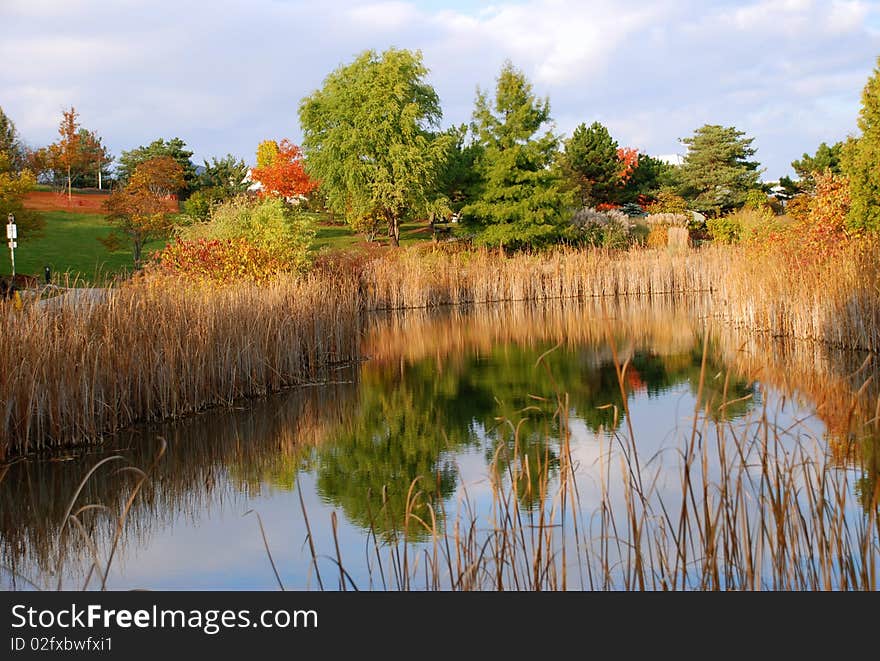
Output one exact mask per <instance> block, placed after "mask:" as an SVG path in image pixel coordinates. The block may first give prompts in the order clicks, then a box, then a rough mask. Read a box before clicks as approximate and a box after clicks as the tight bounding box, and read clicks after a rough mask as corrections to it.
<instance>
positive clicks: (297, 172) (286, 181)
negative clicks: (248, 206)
mask: <svg viewBox="0 0 880 661" xmlns="http://www.w3.org/2000/svg"><path fill="white" fill-rule="evenodd" d="M251 179H253V180H254V181H256V182H259V183H260V185H261V189H260V194H261V195H268V196H272V197H280V198H284V199H295V198H298V197H300V196H305V195H308V194H309V193H311V192H312V191H313V190H315V188H316V187H317V185H318V182H316V181H315V180H313V179H312V178H311V177H309V175H308V174H306V170H305V166H304V164H303V155H302V151H300V148H299V147H298V146H297V145H295V144H293V143H292V142H290V140H288V139H286V138H285V139H284V140H282V141H281V142H280V143H278V142H275V141H274V140H265V141H263V142H262V143H260V146H259V147H258V148H257V167H255V168H254V169H253V170H251Z"/></svg>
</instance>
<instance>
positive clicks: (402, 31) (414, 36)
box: [0, 0, 880, 180]
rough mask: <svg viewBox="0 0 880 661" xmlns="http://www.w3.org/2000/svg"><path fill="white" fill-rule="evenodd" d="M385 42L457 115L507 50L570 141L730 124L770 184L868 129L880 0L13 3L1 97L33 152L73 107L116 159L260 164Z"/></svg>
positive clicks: (667, 137) (667, 150) (650, 143)
mask: <svg viewBox="0 0 880 661" xmlns="http://www.w3.org/2000/svg"><path fill="white" fill-rule="evenodd" d="M389 46H396V47H403V48H420V49H421V50H422V52H423V54H424V59H425V63H426V65H427V66H428V67H429V68H430V69H431V78H430V79H431V82H432V83H433V84H434V86H435V88H436V89H437V91H438V93H439V94H440V98H441V100H442V103H443V110H444V124H445V125H449V124H452V123H460V122H464V121H467V120H468V119H469V117H470V113H471V110H472V108H473V100H474V94H475V91H476V88H477V86H478V85H479V86H481V87H483V88H491V87H492V85H493V84H494V78H495V76H496V75H497V72H498V70H499V68H500V66H501V64H502V62H503V61H504V60H505V59H506V58H510V59H511V60H512V61H513V63H514V64H515V65H516V66H518V67H519V68H521V69H522V70H523V71H524V72H525V73H526V74H527V75H528V77H529V78H530V80H531V81H532V82H533V84H534V87H535V89H536V91H537V92H538V93H539V94H542V95H548V96H549V97H550V101H551V108H552V111H553V117H554V120H555V125H556V130H557V131H558V132H560V133H566V134H567V133H570V132H571V130H572V129H573V128H574V127H575V126H577V125H578V124H579V123H581V122H586V123H590V122H592V121H595V120H598V121H601V122H603V123H604V124H606V125H607V126H608V127H609V129H610V130H611V132H612V135H614V137H615V138H616V139H617V140H618V142H619V143H620V144H621V145H627V146H632V147H637V148H639V149H641V150H643V151H647V152H648V153H651V154H655V155H660V154H672V153H681V152H682V151H683V150H682V146H681V144H680V143H679V142H678V139H679V138H682V137H685V136H687V135H690V134H691V133H692V132H693V130H694V129H695V128H697V127H698V126H701V125H702V124H705V123H717V124H724V125H734V126H736V127H737V128H740V129H741V130H744V131H746V132H747V133H748V134H749V135H750V136H753V137H754V138H755V146H756V147H757V148H758V155H757V156H758V159H759V160H760V161H761V162H762V164H763V165H764V166H765V167H766V172H765V174H764V178H765V179H768V180H769V179H775V178H777V177H778V176H780V175H782V174H786V173H789V172H790V167H789V164H790V162H791V161H792V160H793V159H794V158H798V157H800V155H801V154H802V153H803V152H804V151H813V150H815V148H816V146H818V144H819V143H820V142H821V141H826V142H833V141H836V140H839V139H841V138H844V137H845V136H846V135H847V134H849V133H852V132H854V131H855V129H856V124H855V120H856V116H857V113H858V108H859V97H860V94H861V90H862V87H863V86H864V84H865V81H866V80H867V78H868V76H869V75H870V74H871V71H872V69H873V67H874V66H875V64H876V58H877V56H878V55H880V2H878V1H866V0H824V1H820V0H751V1H749V2H721V1H719V0H714V1H713V0H710V1H708V2H706V1H698V0H651V1H635V0H629V1H628V0H616V1H612V0H593V1H591V2H584V1H582V0H520V1H518V2H495V3H488V2H475V1H471V0H414V1H411V2H407V1H403V0H394V1H365V0H334V2H328V3H315V2H300V1H298V0H287V1H279V0H250V1H249V2H242V1H238V2H233V1H231V0H210V1H209V0H188V1H184V2H181V1H180V0H178V1H176V2H170V1H168V0H116V1H114V2H111V3H108V2H106V1H105V0H67V1H66V2H58V1H57V0H0V57H2V60H3V61H4V62H7V63H11V65H8V66H6V67H3V69H2V71H0V107H2V108H3V109H4V111H5V112H6V113H7V114H8V115H9V116H10V117H12V119H13V121H15V123H16V125H17V126H18V128H19V132H20V133H21V135H22V137H23V138H24V140H25V141H26V142H28V143H30V144H32V145H35V146H38V145H42V144H46V143H48V142H51V141H52V140H54V138H55V132H56V129H57V125H58V121H59V119H60V116H61V110H62V109H63V108H65V107H68V106H70V105H74V106H75V107H76V108H77V110H78V111H79V112H80V120H81V122H82V124H83V126H85V127H87V128H90V129H93V130H96V131H97V132H98V133H99V134H100V135H102V136H103V137H104V140H105V143H106V144H107V145H108V146H109V147H110V149H111V151H112V152H113V153H114V154H116V155H118V154H119V153H120V151H122V150H126V149H131V148H134V147H136V146H138V145H140V144H145V143H147V142H149V141H151V140H153V139H155V138H158V137H164V138H170V137H174V136H179V137H181V138H183V139H184V140H185V141H186V142H187V144H188V145H189V146H190V147H191V148H192V149H193V151H194V152H195V159H196V160H197V161H199V162H200V160H201V159H203V158H208V157H211V156H221V155H223V154H225V153H227V152H231V153H233V154H235V155H237V156H240V157H242V158H244V159H245V160H248V161H253V160H254V151H255V149H256V146H257V144H258V143H259V142H260V140H263V139H265V138H270V137H271V138H278V139H280V138H282V137H289V138H291V139H292V140H294V141H298V140H299V138H300V135H301V134H300V130H299V126H298V122H297V105H298V103H299V100H300V99H301V98H302V97H303V96H305V95H307V94H309V93H310V92H311V91H313V90H314V89H315V88H317V87H318V86H319V85H320V83H321V81H322V79H323V77H324V76H325V75H326V74H327V73H328V72H329V71H331V70H332V69H334V68H335V67H337V66H339V65H340V64H343V63H346V62H348V61H350V60H351V59H353V57H354V56H355V55H356V54H357V53H358V52H360V51H362V50H364V49H366V48H374V49H378V50H381V49H384V48H387V47H389Z"/></svg>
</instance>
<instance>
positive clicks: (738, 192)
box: [678, 124, 761, 215]
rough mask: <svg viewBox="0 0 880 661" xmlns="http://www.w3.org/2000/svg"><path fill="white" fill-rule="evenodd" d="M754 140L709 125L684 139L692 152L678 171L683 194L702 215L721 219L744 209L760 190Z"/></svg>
mask: <svg viewBox="0 0 880 661" xmlns="http://www.w3.org/2000/svg"><path fill="white" fill-rule="evenodd" d="M753 141H754V138H747V137H745V133H744V132H743V131H738V130H737V129H736V128H735V127H733V126H727V127H725V126H719V125H717V124H706V125H704V126H701V127H700V128H698V129H697V130H696V131H694V135H693V136H691V137H689V138H684V139H682V142H683V143H684V144H685V145H687V148H688V151H687V154H686V155H685V158H684V163H683V164H682V166H681V168H680V169H679V171H678V178H679V181H680V194H681V195H682V197H684V198H685V199H687V200H688V201H689V202H690V204H691V206H692V207H693V208H695V209H697V210H698V211H702V212H705V213H712V214H715V215H719V214H721V213H723V212H726V211H730V210H731V209H737V208H739V207H741V206H742V205H743V204H744V202H745V199H746V195H748V192H749V191H750V190H753V189H755V188H758V187H759V184H758V177H759V176H760V173H761V170H760V169H759V167H760V164H759V163H758V162H757V161H753V160H750V159H751V158H752V156H754V155H755V153H756V150H755V148H754V147H752V142H753Z"/></svg>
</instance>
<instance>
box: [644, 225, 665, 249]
mask: <svg viewBox="0 0 880 661" xmlns="http://www.w3.org/2000/svg"><path fill="white" fill-rule="evenodd" d="M649 227H650V231H649V232H648V238H647V241H646V242H647V246H648V247H649V248H665V247H666V245H667V244H668V243H669V227H668V226H667V225H649Z"/></svg>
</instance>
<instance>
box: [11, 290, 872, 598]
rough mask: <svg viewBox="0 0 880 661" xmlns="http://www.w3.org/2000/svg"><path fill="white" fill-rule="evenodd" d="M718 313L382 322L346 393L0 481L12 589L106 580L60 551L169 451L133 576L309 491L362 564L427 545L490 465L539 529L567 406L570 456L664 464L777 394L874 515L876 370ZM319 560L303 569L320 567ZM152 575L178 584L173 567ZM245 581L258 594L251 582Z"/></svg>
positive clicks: (228, 416) (244, 410)
mask: <svg viewBox="0 0 880 661" xmlns="http://www.w3.org/2000/svg"><path fill="white" fill-rule="evenodd" d="M703 305H704V303H703V302H701V301H699V300H696V301H695V300H686V301H669V300H656V299H655V300H650V301H649V300H629V301H624V302H623V303H622V304H615V305H612V304H610V303H607V302H606V303H604V304H603V303H602V302H596V303H594V304H590V305H574V304H572V303H569V304H565V303H558V304H550V305H546V306H541V307H536V306H530V305H504V306H491V307H477V308H473V309H464V308H455V309H449V310H443V311H434V312H410V313H407V314H403V315H389V316H384V315H383V316H377V317H376V318H374V319H372V320H371V321H370V324H369V331H368V333H367V335H366V337H365V338H364V343H363V354H364V356H365V360H364V362H362V363H360V364H359V365H357V366H353V367H351V368H347V369H343V370H339V372H338V375H337V377H338V378H336V379H335V380H334V382H332V383H329V384H326V385H323V386H318V387H309V388H304V389H299V390H295V391H291V392H289V393H286V394H285V395H282V396H278V397H273V398H269V399H264V400H257V401H253V402H246V403H243V404H242V405H241V406H240V407H239V409H237V410H233V411H222V412H220V411H215V412H209V413H206V414H203V415H200V416H195V417H192V418H189V419H186V420H182V421H179V422H175V423H169V424H166V425H161V426H153V427H149V428H144V429H140V430H138V431H136V432H132V433H130V434H122V435H119V436H118V437H116V438H115V439H113V441H112V442H111V443H110V444H108V447H107V448H105V449H103V450H102V452H101V453H97V452H95V451H90V452H88V453H85V454H80V455H70V456H68V457H63V458H60V457H55V458H54V459H53V460H39V461H36V460H34V461H22V462H18V463H15V464H12V465H9V466H7V467H5V469H0V470H2V471H5V472H4V474H3V479H2V481H0V561H2V564H3V565H4V566H5V567H7V579H5V580H6V583H7V584H9V585H13V584H14V585H15V586H20V585H21V583H20V582H16V581H14V580H12V579H10V578H8V577H9V576H10V575H11V572H14V573H15V574H18V575H22V576H27V577H30V578H34V579H36V582H38V583H40V582H43V581H45V579H46V577H47V576H49V575H50V574H51V573H52V571H53V569H54V567H55V565H56V563H57V559H58V557H59V554H60V556H61V558H62V559H63V563H62V564H63V566H64V568H65V570H64V571H65V576H66V577H67V578H68V580H74V578H76V579H81V578H82V577H83V575H85V574H86V573H87V570H88V565H89V563H90V559H89V556H88V553H87V546H86V543H85V536H84V535H81V534H78V533H77V534H73V532H71V531H68V532H67V533H66V534H65V536H64V538H63V539H62V540H61V541H60V542H59V540H58V539H57V537H58V530H59V525H60V523H61V520H62V518H63V515H64V512H65V510H66V508H67V506H68V502H69V499H70V497H71V495H72V494H73V493H74V492H75V491H76V488H77V485H78V483H79V481H80V480H81V479H82V477H83V475H85V473H86V472H87V471H88V468H89V467H90V466H92V465H94V464H95V462H96V461H97V460H98V459H99V458H100V457H101V456H106V455H107V454H108V453H113V452H119V453H120V454H122V455H124V456H125V457H126V459H127V461H128V462H130V463H131V464H132V465H135V466H141V467H145V466H149V465H150V464H151V461H152V458H153V457H154V456H155V454H156V452H157V448H158V446H159V443H160V440H159V439H165V440H166V441H167V443H168V451H167V453H166V455H165V456H164V457H163V459H162V460H161V461H160V462H159V463H158V465H157V467H156V472H155V475H154V476H153V477H154V479H153V488H151V489H148V490H146V491H144V493H143V495H142V497H139V498H138V499H137V500H136V501H135V506H134V509H133V510H132V512H131V513H130V515H129V516H128V518H127V519H126V521H125V527H124V531H123V538H124V542H125V544H124V547H125V551H124V554H123V555H125V556H128V557H130V558H135V557H141V558H143V557H150V554H151V549H153V548H161V546H162V545H161V544H160V543H159V542H158V541H157V540H158V539H161V538H165V537H167V536H168V535H169V534H170V532H169V531H171V530H172V529H174V528H175V527H178V528H179V527H180V526H186V527H187V529H196V530H201V531H203V533H204V534H205V535H211V534H215V535H217V536H223V530H222V529H219V528H218V529H217V530H214V529H213V528H212V526H215V527H216V526H218V525H223V524H222V520H223V519H222V517H219V516H218V512H222V511H223V510H224V509H231V510H233V511H234V512H236V513H237V514H241V513H243V512H245V511H247V510H248V509H249V508H250V507H251V505H252V503H253V502H254V501H256V500H259V501H260V502H262V503H267V502H276V503H282V502H283V503H284V506H283V507H284V508H288V509H291V510H292V509H294V508H293V507H291V502H292V501H291V499H290V495H292V494H293V492H294V489H295V488H296V487H297V486H298V485H301V484H303V483H307V484H308V488H309V489H310V490H312V491H310V492H309V493H307V494H305V500H306V501H309V502H310V503H312V502H313V501H314V498H313V496H314V495H317V497H318V498H319V499H320V502H321V503H323V507H322V506H321V505H315V504H312V505H311V507H312V508H313V511H310V512H309V514H308V516H309V517H310V518H311V519H312V520H319V519H321V520H326V519H327V518H328V516H329V511H330V510H338V511H340V512H341V513H342V514H344V520H343V521H344V526H345V530H343V531H342V532H341V533H340V534H341V535H342V536H343V537H345V538H347V539H352V540H358V541H356V542H353V545H354V547H355V548H354V550H353V552H355V553H360V552H361V551H362V546H363V531H365V530H369V531H371V532H372V533H373V534H375V535H376V537H378V538H379V540H381V541H383V542H394V541H397V540H398V539H399V537H400V536H401V534H402V533H406V537H407V538H408V539H410V540H413V541H418V540H420V539H423V538H424V537H425V534H426V533H425V527H424V525H422V523H421V522H426V523H428V524H430V522H431V520H432V519H436V520H438V521H440V522H442V521H443V519H444V517H445V516H446V514H445V511H446V509H447V505H448V504H450V503H451V502H452V501H453V499H454V497H455V495H456V493H457V492H458V491H459V490H460V489H461V488H462V486H463V478H462V471H463V469H462V465H463V464H464V463H468V462H470V463H472V462H473V459H474V457H481V458H482V459H481V463H482V465H483V467H484V469H485V467H487V466H489V465H490V464H492V463H493V461H494V466H495V470H496V471H497V473H498V474H497V475H496V476H495V477H494V478H492V479H509V480H512V481H513V482H515V486H516V489H515V493H516V496H517V498H518V499H519V502H520V504H521V506H522V507H523V508H524V509H525V510H529V511H538V510H540V508H541V507H542V505H544V504H545V499H546V492H547V485H548V483H549V482H550V481H552V480H553V479H554V477H555V476H556V475H557V473H558V471H559V470H560V452H559V445H560V443H561V442H562V441H564V440H566V439H564V438H563V437H562V435H563V434H564V433H565V431H566V430H567V429H568V428H569V425H567V424H563V421H561V420H560V406H559V402H560V399H559V398H560V397H564V398H565V399H564V402H565V404H564V407H563V410H564V416H565V418H566V421H565V422H567V423H571V427H573V428H575V429H577V430H580V431H579V433H578V434H576V438H574V439H573V440H572V442H576V443H579V444H581V445H582V446H583V450H582V453H586V454H589V452H588V451H587V447H586V444H589V443H590V442H591V441H590V440H589V439H590V437H591V436H598V437H605V438H611V436H613V435H615V434H617V433H619V432H621V431H622V430H623V429H624V427H625V426H626V425H628V424H635V428H636V434H635V436H636V439H635V440H636V442H638V443H639V444H640V446H642V445H644V446H645V447H646V448H649V449H650V450H651V452H654V451H655V450H656V449H658V448H662V447H663V444H664V442H665V440H666V439H668V438H669V437H670V436H671V435H672V431H673V429H674V427H675V425H677V424H679V422H680V420H678V419H677V417H680V416H681V415H682V414H685V415H689V414H692V413H693V411H694V404H695V401H696V396H697V393H698V392H700V393H701V397H700V408H701V410H703V412H704V415H705V416H706V418H707V419H708V420H711V421H712V422H713V423H715V424H735V423H736V421H737V420H739V419H742V418H745V417H748V416H750V415H761V414H763V410H764V409H765V408H766V406H767V402H768V395H769V394H772V396H773V397H774V398H775V399H774V401H776V402H778V407H779V408H778V410H777V413H779V411H783V412H784V414H785V417H786V419H791V420H796V419H800V418H808V419H811V420H812V421H813V422H814V423H815V427H816V428H817V430H818V433H819V434H821V435H822V436H823V438H824V439H825V440H826V441H827V442H828V447H829V448H830V450H831V452H832V454H833V456H834V459H835V461H837V462H838V464H839V465H841V466H844V467H848V466H860V467H863V468H861V469H860V470H862V473H861V475H862V477H861V478H860V479H859V482H858V484H857V490H858V494H859V497H860V500H861V502H862V504H863V506H865V507H870V506H871V503H872V502H873V503H876V494H875V491H876V488H877V483H878V482H877V474H878V471H880V465H878V464H880V459H878V457H880V451H878V449H877V448H878V442H877V438H878V435H877V434H876V433H874V432H873V431H872V427H871V424H866V423H865V422H864V421H866V420H870V419H871V418H872V417H875V416H876V403H877V401H878V399H877V394H878V392H877V380H876V379H873V380H871V379H872V377H873V376H874V374H875V368H874V366H873V363H871V362H870V361H868V362H865V359H864V356H854V355H852V354H834V353H830V352H828V351H827V350H824V349H822V347H821V346H820V345H810V344H804V343H800V344H785V343H779V342H776V341H773V340H772V339H769V338H765V337H761V336H755V335H745V334H742V333H739V332H737V331H736V330H734V329H730V328H720V327H714V326H712V325H710V324H708V323H707V322H706V321H705V314H704V313H705V310H704V308H703ZM704 349H705V351H704ZM615 356H616V361H615ZM704 357H705V367H704V366H703V361H704ZM618 370H622V377H623V378H622V382H623V387H621V385H620V383H621V379H619V378H618ZM701 374H702V375H703V378H702V379H701ZM866 381H867V384H866ZM652 403H653V405H652ZM654 405H656V406H654ZM642 411H646V412H648V411H654V413H652V414H651V415H652V416H653V417H651V418H649V419H647V420H644V421H643V420H636V421H635V423H634V422H633V420H632V419H630V416H632V417H637V414H640V413H641V412H642ZM590 452H591V451H590ZM62 459H63V460H62ZM303 476H308V477H309V479H308V480H303V479H302V478H303ZM135 479H136V476H135V475H134V474H133V473H118V472H115V471H114V470H112V469H111V468H110V467H108V468H107V470H99V471H98V472H97V473H96V474H95V475H94V476H93V477H92V479H90V480H89V481H88V483H87V484H86V486H85V489H84V491H83V493H82V495H81V497H80V499H79V501H78V502H79V503H80V504H85V503H102V504H103V505H106V506H107V507H108V508H109V510H110V511H111V512H115V513H118V512H119V511H120V510H121V507H122V505H123V503H124V501H125V499H126V498H127V497H128V494H129V493H130V491H131V488H132V486H133V484H134V480H135ZM413 484H415V485H416V487H415V488H412V485H413ZM216 521H220V522H221V523H216ZM405 522H409V523H408V525H407V524H405ZM83 523H84V528H85V533H87V535H88V536H89V538H90V539H93V540H95V542H96V544H97V546H98V548H101V549H105V548H107V547H108V546H109V543H110V540H111V538H112V535H113V533H114V531H115V525H116V521H115V519H114V518H113V517H112V516H108V515H107V514H106V513H102V512H99V511H92V512H88V513H86V514H84V516H83ZM291 525H292V526H293V527H294V528H295V530H296V531H295V534H294V540H295V541H293V542H292V544H296V545H301V544H302V541H303V539H304V538H305V532H304V525H305V521H304V520H300V519H297V521H296V522H295V524H291ZM212 531H213V532H212ZM357 531H361V532H360V535H359V534H358V532H357ZM270 532H271V530H270ZM301 548H302V547H301V546H297V553H294V554H293V555H294V556H295V557H296V558H298V560H292V562H294V561H295V562H300V563H301V564H302V566H304V567H307V566H308V565H309V560H310V558H309V557H307V555H306V554H304V553H301V552H300V551H301ZM259 554H260V550H259V549H257V550H256V551H255V554H253V555H250V556H248V558H247V560H246V562H250V563H253V565H254V568H255V569H254V571H257V569H256V568H257V567H259V569H260V570H262V569H263V559H262V558H261V557H260V555H259ZM164 562H165V563H166V564H168V565H169V566H170V565H173V563H174V559H173V558H168V559H166V560H164ZM151 566H153V567H154V570H153V571H155V572H158V573H161V571H162V570H161V566H162V562H155V561H154V563H153V564H152V565H151ZM240 569H241V570H242V572H244V574H245V575H247V571H248V568H247V567H242V568H240ZM302 573H303V572H302V571H301V570H299V569H298V570H297V571H296V572H295V575H296V577H297V578H296V579H293V580H300V578H299V577H300V576H301V575H302ZM127 575H128V574H126V572H125V570H119V571H118V572H117V574H116V575H115V577H114V578H115V580H116V581H117V583H121V584H122V585H117V587H130V586H129V585H127V584H125V581H126V576H127ZM157 582H158V583H162V581H161V580H160V581H157ZM145 587H149V586H145ZM218 587H219V586H218Z"/></svg>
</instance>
